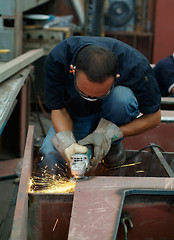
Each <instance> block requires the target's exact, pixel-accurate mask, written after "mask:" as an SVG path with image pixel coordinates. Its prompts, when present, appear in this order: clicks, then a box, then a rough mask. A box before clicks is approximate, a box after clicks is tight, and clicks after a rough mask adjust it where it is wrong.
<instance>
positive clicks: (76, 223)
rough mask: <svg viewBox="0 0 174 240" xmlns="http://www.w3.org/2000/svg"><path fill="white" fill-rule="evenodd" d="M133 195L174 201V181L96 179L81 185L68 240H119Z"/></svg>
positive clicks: (172, 179)
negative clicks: (126, 204) (124, 211)
mask: <svg viewBox="0 0 174 240" xmlns="http://www.w3.org/2000/svg"><path fill="white" fill-rule="evenodd" d="M129 195H145V196H146V195H154V196H155V195H161V196H162V195H165V196H172V198H173V201H174V178H144V177H143V178H135V177H93V178H90V179H89V180H88V181H84V182H77V183H76V189H75V194H74V201H73V209H72V217H71V222H70V229H69V235H68V240H71V239H72V240H81V239H85V240H88V239H90V240H91V239H95V240H97V239H98V240H101V239H105V240H111V239H116V237H117V233H118V228H119V224H120V219H121V213H122V209H123V205H124V200H125V197H126V196H129ZM172 209H173V208H172ZM161 217H162V216H161ZM173 219H174V211H173V210H172V220H173ZM169 221H170V220H169ZM149 224H150V223H149ZM131 239H138V238H131ZM139 239H143V238H139ZM166 239H168V238H166Z"/></svg>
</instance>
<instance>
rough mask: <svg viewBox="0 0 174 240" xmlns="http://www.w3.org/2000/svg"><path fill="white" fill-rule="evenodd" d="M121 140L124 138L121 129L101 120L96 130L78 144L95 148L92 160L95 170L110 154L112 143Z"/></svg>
mask: <svg viewBox="0 0 174 240" xmlns="http://www.w3.org/2000/svg"><path fill="white" fill-rule="evenodd" d="M121 138H123V133H122V131H121V129H120V128H119V127H118V126H117V125H116V124H114V123H112V122H110V121H108V120H106V119H104V118H101V120H100V122H99V124H98V126H97V128H96V130H95V131H94V132H93V133H91V134H89V135H88V136H87V137H85V138H84V139H82V140H80V141H79V142H78V143H79V144H81V145H87V144H92V145H93V146H94V159H92V160H91V167H92V169H93V170H94V169H95V168H96V167H97V165H98V163H99V161H101V160H102V159H103V158H104V157H105V156H106V155H107V153H108V152H109V150H110V147H111V143H112V142H114V141H116V140H119V139H121Z"/></svg>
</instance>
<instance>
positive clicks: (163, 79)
mask: <svg viewBox="0 0 174 240" xmlns="http://www.w3.org/2000/svg"><path fill="white" fill-rule="evenodd" d="M154 72H155V77H156V80H157V82H158V85H159V88H160V91H161V96H162V97H167V96H174V53H173V54H172V55H171V56H168V57H166V58H163V59H162V60H160V61H159V62H158V63H157V64H156V66H155V67H154Z"/></svg>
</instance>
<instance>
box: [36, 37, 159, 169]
mask: <svg viewBox="0 0 174 240" xmlns="http://www.w3.org/2000/svg"><path fill="white" fill-rule="evenodd" d="M45 88H46V103H47V106H48V108H50V109H51V119H52V124H53V126H52V127H51V128H50V130H49V132H48V134H47V136H46V138H45V140H44V142H43V145H42V146H41V149H40V153H41V155H42V156H43V157H42V159H43V160H42V161H41V162H40V163H39V167H42V168H44V167H46V168H47V169H48V166H49V167H50V169H54V166H58V168H57V169H56V171H58V170H60V171H58V172H59V173H60V174H62V170H64V171H65V170H66V171H67V169H66V165H65V160H66V162H67V163H68V164H69V163H70V162H71V156H72V155H73V154H74V153H85V152H87V148H86V147H85V146H84V145H86V144H92V145H93V146H94V159H93V161H92V164H91V165H92V168H93V169H95V168H96V167H97V165H98V162H99V161H100V160H102V159H104V162H105V166H107V167H115V166H118V165H121V164H123V163H124V161H125V158H126V154H125V150H124V147H123V145H122V143H121V140H122V139H123V138H124V137H127V136H132V135H136V134H139V133H142V132H144V131H146V130H148V129H151V128H153V127H155V126H157V125H158V124H159V123H160V120H161V114H160V99H161V96H160V92H159V88H158V85H157V83H156V80H155V77H154V73H153V70H152V68H151V67H150V65H149V63H148V61H147V60H146V58H145V57H144V56H143V55H142V54H141V53H140V52H138V51H137V50H136V49H134V48H132V47H130V46H128V45H126V44H124V43H122V42H120V41H118V40H116V39H112V38H105V37H84V36H74V37H71V38H69V39H66V40H64V41H62V42H61V43H59V44H58V45H57V46H56V47H55V48H54V49H53V50H52V51H51V53H50V54H49V56H48V57H47V59H46V63H45ZM140 113H141V116H140V117H138V116H139V114H140ZM137 117H138V118H137ZM79 140H80V141H79Z"/></svg>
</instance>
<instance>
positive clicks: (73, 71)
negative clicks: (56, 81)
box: [70, 64, 76, 75]
mask: <svg viewBox="0 0 174 240" xmlns="http://www.w3.org/2000/svg"><path fill="white" fill-rule="evenodd" d="M70 69H71V70H70V73H72V74H73V75H75V70H76V66H73V65H72V64H71V65H70Z"/></svg>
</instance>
